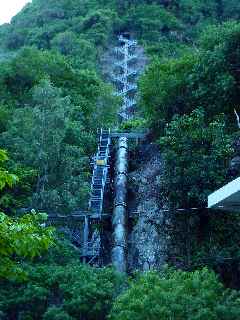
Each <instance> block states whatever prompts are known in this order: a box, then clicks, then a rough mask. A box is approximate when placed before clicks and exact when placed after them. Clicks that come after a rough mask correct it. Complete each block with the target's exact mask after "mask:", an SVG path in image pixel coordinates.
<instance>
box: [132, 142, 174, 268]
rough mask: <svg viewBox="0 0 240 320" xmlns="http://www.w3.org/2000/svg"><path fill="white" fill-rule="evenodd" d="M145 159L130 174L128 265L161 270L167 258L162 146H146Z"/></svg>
mask: <svg viewBox="0 0 240 320" xmlns="http://www.w3.org/2000/svg"><path fill="white" fill-rule="evenodd" d="M138 157H139V158H140V159H141V162H140V163H139V164H138V167H139V168H137V169H136V170H135V171H133V172H131V173H130V175H129V185H130V195H129V203H130V207H131V210H130V213H129V215H130V220H131V219H132V226H131V227H130V228H129V229H130V230H129V245H128V248H129V250H128V264H129V269H130V271H131V270H136V269H138V270H143V271H146V270H150V269H160V268H161V267H162V266H163V265H164V264H165V263H166V259H167V248H168V244H167V242H168V240H167V232H166V231H167V230H166V221H167V219H168V217H167V212H166V211H164V210H163V208H164V199H161V196H160V192H159V191H160V183H161V174H162V172H163V161H162V158H161V154H160V152H159V150H158V147H157V146H156V145H154V144H150V145H148V144H146V145H143V146H142V147H141V149H140V152H139V154H138Z"/></svg>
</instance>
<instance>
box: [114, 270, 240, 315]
mask: <svg viewBox="0 0 240 320" xmlns="http://www.w3.org/2000/svg"><path fill="white" fill-rule="evenodd" d="M239 311H240V307H239V293H237V292H234V291H230V290H225V289H224V287H223V285H222V284H221V283H220V281H219V280H218V278H217V277H216V275H215V274H214V272H212V271H209V270H208V269H202V270H199V271H194V272H183V271H174V270H171V271H170V272H169V271H167V272H166V271H165V272H163V273H162V274H157V273H154V272H152V273H147V274H143V275H140V276H139V277H138V278H137V280H135V281H133V282H132V284H131V286H130V288H129V289H128V290H127V291H126V292H124V293H123V294H121V295H120V296H119V297H118V298H117V300H116V302H115V303H114V305H113V308H112V311H111V313H110V317H109V319H110V320H144V319H148V320H158V319H161V320H169V319H176V320H182V319H186V320H197V319H209V320H227V319H228V320H235V319H237V318H238V316H239Z"/></svg>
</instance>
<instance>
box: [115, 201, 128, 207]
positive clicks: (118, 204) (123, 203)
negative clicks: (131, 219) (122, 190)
mask: <svg viewBox="0 0 240 320" xmlns="http://www.w3.org/2000/svg"><path fill="white" fill-rule="evenodd" d="M114 207H115V208H116V207H124V208H127V204H126V202H122V201H121V202H115V203H114Z"/></svg>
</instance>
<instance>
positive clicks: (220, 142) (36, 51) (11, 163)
mask: <svg viewBox="0 0 240 320" xmlns="http://www.w3.org/2000/svg"><path fill="white" fill-rule="evenodd" d="M239 17H240V4H239V1H238V0H208V1H206V0H179V1H175V0H158V1H151V0H140V1H139V0H134V1H130V0H121V1H120V0H59V1H56V0H49V1H44V0H33V1H32V3H31V4H28V5H27V6H26V7H25V8H24V9H23V10H22V11H21V12H20V13H19V14H18V15H17V16H16V17H14V18H13V20H12V22H11V24H6V25H3V26H1V27H0V40H1V41H0V44H1V45H0V61H1V65H0V142H1V148H3V149H5V150H7V153H8V156H7V154H6V152H5V151H3V150H0V189H1V194H0V208H1V210H2V211H4V212H5V213H1V214H0V222H1V225H0V260H1V262H0V278H1V282H0V319H10V320H12V319H14V320H15V319H26V320H30V319H45V320H47V319H56V320H72V319H87V320H93V319H106V318H107V317H108V318H109V319H112V320H116V319H124V320H125V319H133V320H134V319H136V320H141V319H146V318H148V319H150V320H155V319H159V317H160V318H161V319H206V318H209V319H213V320H214V319H238V318H239V313H240V307H239V303H240V298H239V292H235V291H233V290H228V289H226V288H224V286H223V285H222V283H221V282H220V279H219V278H218V276H216V274H215V273H214V272H213V271H210V269H214V270H215V271H217V272H218V273H220V275H221V280H224V282H225V284H227V285H228V286H234V287H236V288H238V289H239V287H240V283H239V260H240V250H239V244H240V236H239V227H240V219H239V215H238V214H236V213H233V214H231V213H225V212H221V213H220V212H217V213H212V214H211V215H209V213H208V212H206V210H205V209H204V208H205V207H206V196H207V195H208V194H209V193H210V192H211V191H213V190H215V189H216V188H217V187H219V186H222V185H223V184H224V182H225V181H226V180H227V179H228V176H227V169H228V164H229V160H230V159H231V157H232V156H233V155H234V150H233V148H232V145H233V142H234V140H235V139H237V138H238V137H239V132H238V130H237V129H238V128H237V125H236V118H235V114H234V109H236V110H237V111H239V99H240V92H239V81H240V78H239V63H240V24H239V23H238V22H237V21H238V19H239ZM124 31H128V32H130V33H132V34H133V35H134V37H135V38H137V39H138V41H139V43H140V44H141V45H142V46H143V47H144V49H145V52H146V54H147V55H148V58H149V65H148V67H147V69H146V72H145V74H144V75H143V76H142V78H141V80H140V83H139V88H140V92H139V98H140V103H139V104H140V106H141V108H140V111H139V118H137V119H135V120H133V121H130V122H128V123H126V124H124V125H123V126H122V128H123V129H125V130H131V129H132V128H135V127H141V128H142V127H144V128H147V129H149V131H150V133H151V139H152V140H153V141H154V142H155V143H158V144H159V146H160V149H161V153H162V155H163V159H164V162H165V171H164V174H163V177H162V182H161V188H160V190H159V196H163V197H165V198H167V199H168V201H169V207H170V208H172V209H173V214H172V222H173V223H174V228H173V231H172V235H171V237H172V239H173V240H174V242H175V244H176V243H177V244H178V247H177V252H176V251H175V256H174V259H172V257H170V258H169V263H170V264H172V265H173V266H176V265H177V266H180V267H181V268H182V269H185V270H187V271H175V270H174V269H171V268H170V269H168V268H167V269H166V270H163V271H162V272H161V273H157V272H156V273H149V274H144V275H142V274H140V275H133V276H132V278H131V279H126V278H124V277H122V276H120V275H118V274H116V273H115V272H114V271H113V270H112V269H110V268H103V269H95V268H90V267H87V266H84V265H80V264H79V254H80V253H79V251H78V250H77V249H76V248H75V247H74V246H73V245H71V244H70V243H68V241H67V240H66V239H64V236H63V235H62V234H59V233H58V232H54V230H53V229H52V228H46V227H45V224H44V221H45V219H46V215H45V214H43V213H41V214H37V213H35V211H32V212H31V213H29V214H27V215H22V210H20V209H21V208H23V207H25V208H33V207H34V208H36V210H40V211H41V212H44V211H46V212H49V213H52V212H60V213H64V214H68V213H70V212H72V211H74V210H77V209H79V208H83V209H84V208H86V206H87V198H88V192H89V181H90V167H89V163H90V161H89V160H90V158H91V156H92V155H93V153H94V151H95V147H96V145H95V141H96V133H97V129H98V128H99V127H101V126H103V127H111V128H113V127H115V126H116V124H117V119H116V110H117V108H118V106H119V100H118V99H117V98H116V97H115V96H114V95H113V90H112V87H111V85H109V84H107V83H106V81H105V79H104V77H103V75H102V74H104V72H102V70H103V69H104V68H105V65H104V62H103V59H102V57H103V55H104V53H105V52H106V51H107V50H108V48H109V47H111V46H112V45H113V44H114V43H115V39H116V35H117V34H119V33H121V32H124ZM8 158H9V159H8ZM9 172H11V174H10V173H9ZM191 207H198V208H199V210H198V211H197V212H195V213H196V214H195V215H187V214H186V215H182V216H178V215H177V214H175V211H174V209H175V208H186V209H187V208H191ZM50 247H51V248H50ZM175 249H176V245H175ZM46 251H47V252H46ZM206 266H207V267H208V268H209V269H206V268H204V269H203V270H200V271H198V270H196V269H198V268H203V267H206Z"/></svg>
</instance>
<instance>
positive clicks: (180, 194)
mask: <svg viewBox="0 0 240 320" xmlns="http://www.w3.org/2000/svg"><path fill="white" fill-rule="evenodd" d="M159 142H160V145H161V148H162V153H163V158H164V161H165V173H164V179H163V186H162V188H163V190H164V192H166V195H167V196H168V199H169V200H170V202H171V203H172V204H173V205H174V206H176V207H180V208H191V207H194V206H197V207H204V206H205V205H206V200H207V196H208V195H209V194H210V193H211V192H212V191H214V190H215V189H216V188H217V187H219V186H221V185H222V184H224V182H225V177H226V169H227V163H228V160H229V158H230V155H231V154H232V152H233V150H232V148H231V137H230V136H229V135H228V134H227V133H226V128H225V123H224V120H223V117H219V118H218V119H216V120H215V121H213V122H211V123H210V124H207V123H206V121H205V113H204V111H203V110H201V109H197V110H195V111H193V112H192V113H191V114H190V115H184V116H182V117H180V116H178V117H176V118H175V119H174V120H173V121H171V122H170V124H169V125H168V126H167V127H166V129H165V135H164V136H163V137H162V138H160V140H159Z"/></svg>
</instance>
